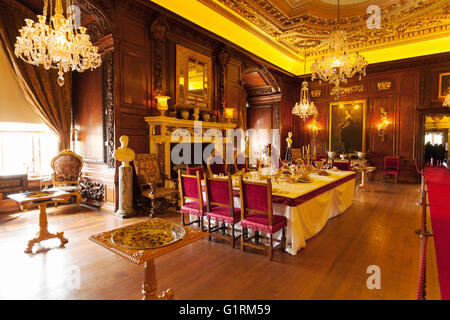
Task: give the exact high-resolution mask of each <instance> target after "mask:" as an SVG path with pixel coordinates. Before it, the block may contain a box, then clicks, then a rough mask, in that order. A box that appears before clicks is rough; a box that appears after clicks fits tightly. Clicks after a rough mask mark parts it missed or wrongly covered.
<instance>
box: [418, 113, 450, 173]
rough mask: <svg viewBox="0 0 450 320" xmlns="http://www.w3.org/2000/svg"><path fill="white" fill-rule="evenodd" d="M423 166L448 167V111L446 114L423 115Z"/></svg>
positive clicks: (449, 156)
mask: <svg viewBox="0 0 450 320" xmlns="http://www.w3.org/2000/svg"><path fill="white" fill-rule="evenodd" d="M423 120H424V121H423V122H424V131H423V137H422V139H423V140H422V141H423V150H422V151H423V152H422V159H423V162H422V164H423V166H427V167H447V168H448V166H449V158H450V154H449V146H448V143H449V140H450V136H449V134H450V110H449V111H448V112H446V113H428V114H424V119H423Z"/></svg>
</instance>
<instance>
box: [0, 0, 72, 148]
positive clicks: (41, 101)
mask: <svg viewBox="0 0 450 320" xmlns="http://www.w3.org/2000/svg"><path fill="white" fill-rule="evenodd" d="M26 18H30V19H33V20H34V21H37V18H36V14H35V13H33V12H32V11H31V10H29V9H28V8H26V7H25V6H23V5H22V4H20V3H18V2H16V1H14V0H0V45H2V46H3V49H5V52H6V55H7V57H8V58H9V61H10V63H11V65H12V67H13V70H14V72H15V74H16V76H17V80H18V82H19V85H20V87H21V88H22V90H23V92H24V94H25V98H26V99H27V101H28V102H29V103H30V104H31V106H32V108H33V110H34V111H35V112H36V113H37V115H38V116H39V117H40V119H41V120H42V121H43V122H44V123H45V124H46V125H47V126H48V127H49V128H50V129H51V130H52V131H53V132H54V133H55V134H56V135H57V136H58V137H59V146H58V147H59V150H60V151H61V150H64V149H69V148H70V129H71V115H72V77H71V74H70V73H67V74H65V75H64V78H65V84H64V86H63V87H60V86H59V85H58V83H57V81H56V79H57V77H58V72H57V70H55V69H51V70H45V69H44V67H42V66H39V67H38V66H33V65H31V64H28V63H25V62H24V61H22V59H20V58H17V57H16V55H15V54H14V45H15V43H16V37H17V36H18V35H19V29H20V28H22V26H23V25H25V19H26ZM11 108H14V106H11Z"/></svg>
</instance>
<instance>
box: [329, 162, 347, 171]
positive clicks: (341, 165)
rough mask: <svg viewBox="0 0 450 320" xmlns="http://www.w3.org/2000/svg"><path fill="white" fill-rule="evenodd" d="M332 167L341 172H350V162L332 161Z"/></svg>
mask: <svg viewBox="0 0 450 320" xmlns="http://www.w3.org/2000/svg"><path fill="white" fill-rule="evenodd" d="M333 167H336V168H338V169H339V170H343V171H350V170H351V165H350V160H347V161H334V162H333Z"/></svg>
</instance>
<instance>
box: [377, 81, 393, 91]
mask: <svg viewBox="0 0 450 320" xmlns="http://www.w3.org/2000/svg"><path fill="white" fill-rule="evenodd" d="M377 88H378V90H379V91H382V90H389V89H391V88H392V81H382V82H378V83H377Z"/></svg>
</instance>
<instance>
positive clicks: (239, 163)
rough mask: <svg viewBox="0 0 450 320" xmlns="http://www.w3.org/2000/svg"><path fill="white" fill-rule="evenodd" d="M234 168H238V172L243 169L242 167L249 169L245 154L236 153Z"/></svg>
mask: <svg viewBox="0 0 450 320" xmlns="http://www.w3.org/2000/svg"><path fill="white" fill-rule="evenodd" d="M234 169H235V170H236V172H237V171H241V170H242V169H245V171H249V170H248V166H247V158H246V157H245V154H242V153H238V152H236V154H235V155H234Z"/></svg>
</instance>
